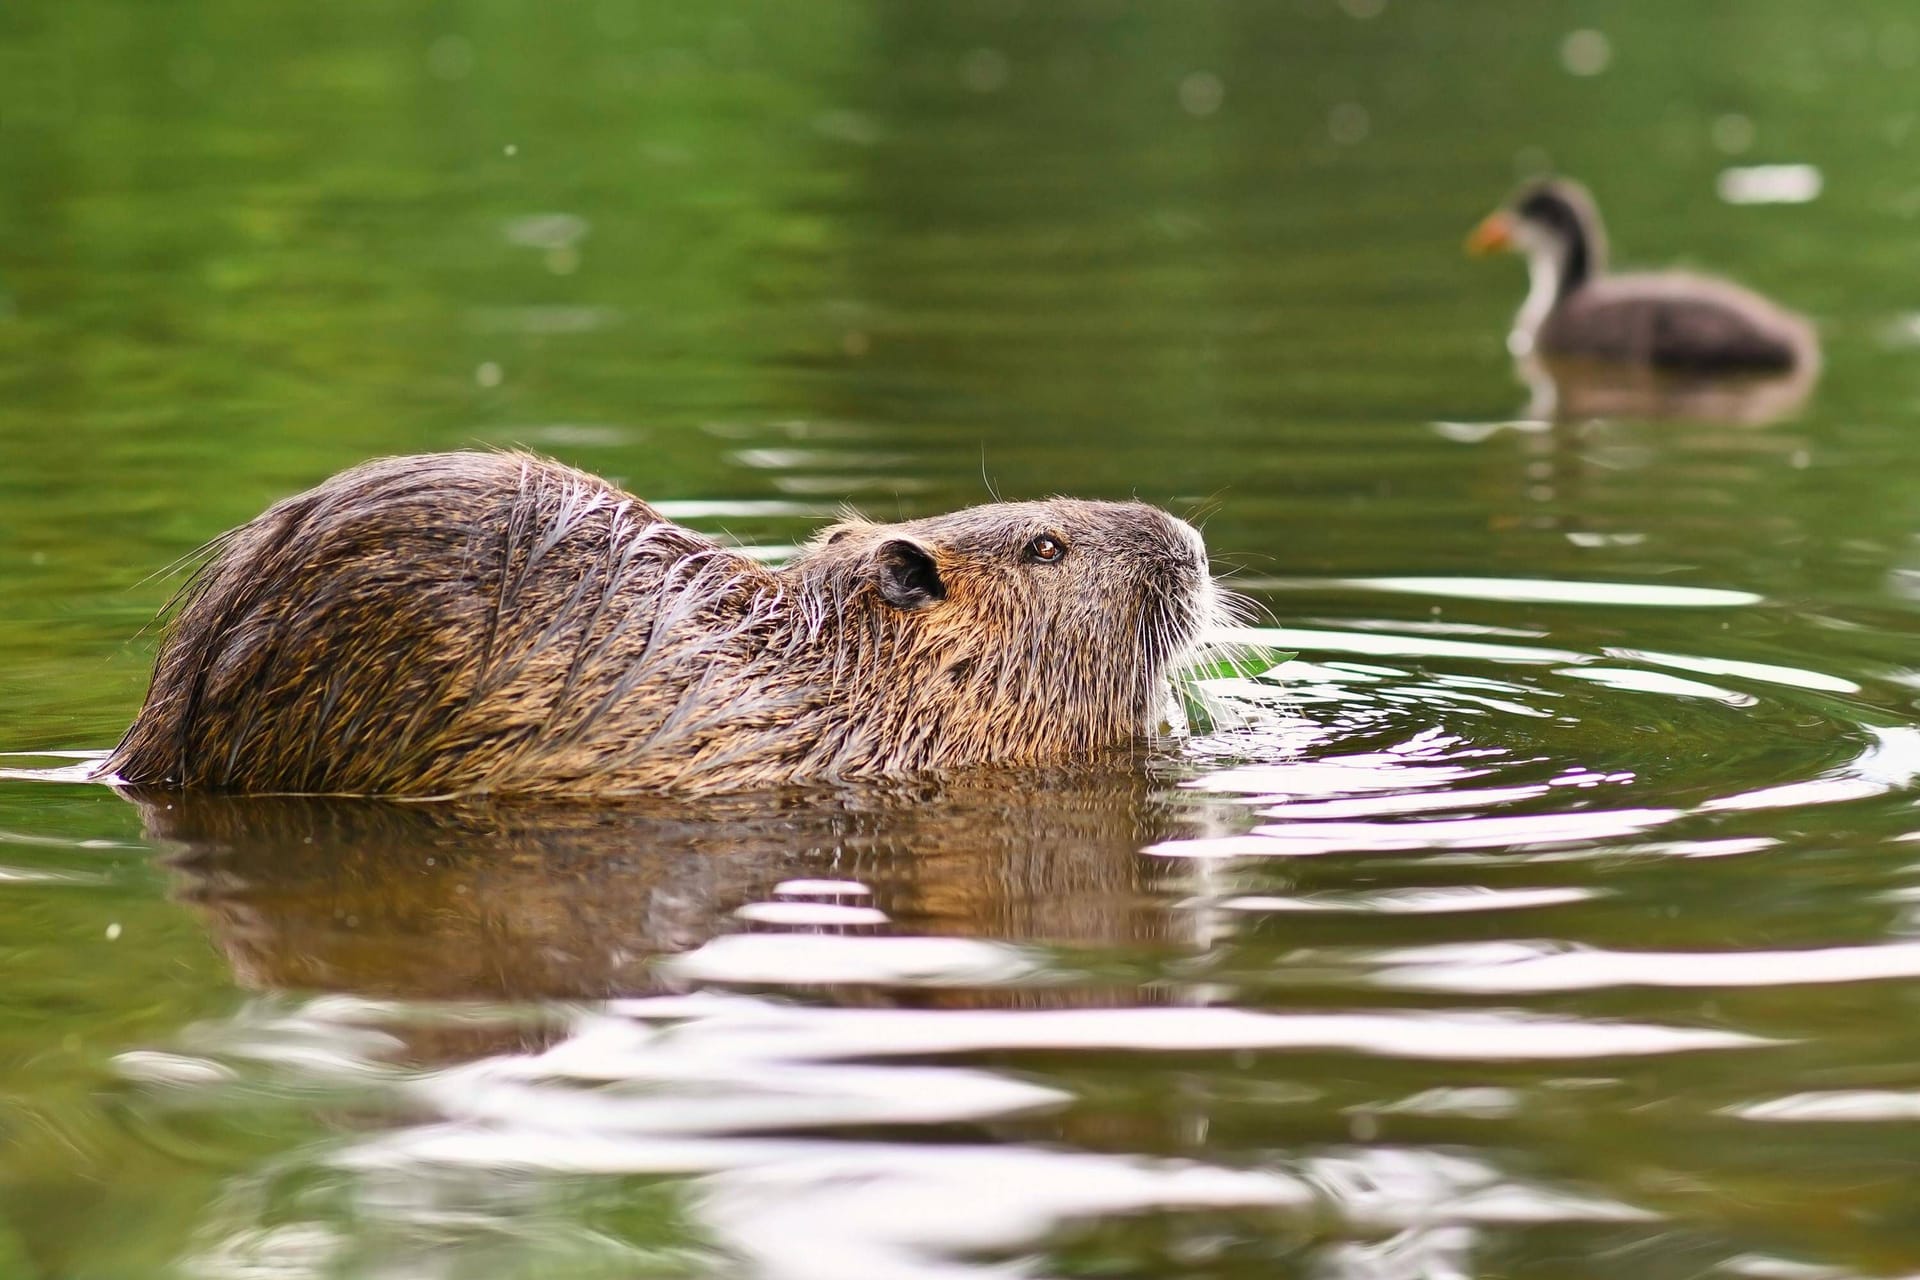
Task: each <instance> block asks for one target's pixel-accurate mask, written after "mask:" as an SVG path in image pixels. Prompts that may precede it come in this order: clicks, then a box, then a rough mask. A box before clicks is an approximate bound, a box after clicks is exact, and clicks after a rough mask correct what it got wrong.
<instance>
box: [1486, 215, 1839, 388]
mask: <svg viewBox="0 0 1920 1280" xmlns="http://www.w3.org/2000/svg"><path fill="white" fill-rule="evenodd" d="M1466 247H1467V251H1468V252H1469V253H1472V254H1474V255H1476V256H1479V255H1484V254H1489V253H1493V252H1496V251H1498V250H1503V249H1504V250H1510V251H1512V252H1515V253H1519V254H1522V255H1524V256H1525V257H1526V259H1527V274H1528V277H1529V280H1530V284H1529V287H1528V290H1527V299H1526V301H1525V302H1524V303H1523V304H1522V305H1521V307H1520V311H1519V314H1518V315H1517V316H1516V317H1515V318H1514V325H1513V331H1512V333H1511V334H1509V335H1508V338H1507V347H1508V349H1509V350H1510V351H1511V352H1512V353H1513V354H1514V355H1516V356H1522V357H1524V356H1530V355H1537V356H1543V357H1553V356H1565V357H1578V358H1584V359H1591V360H1597V361H1603V362H1609V363H1616V364H1627V365H1639V366H1647V367H1651V368H1656V369H1663V370H1673V371H1678V372H1687V373H1702V374H1738V373H1786V372H1790V371H1795V370H1806V369H1808V368H1810V367H1812V366H1813V365H1815V364H1817V362H1818V361H1819V356H1820V346H1819V339H1818V337H1817V335H1816V334H1815V332H1814V328H1813V325H1812V324H1810V323H1809V322H1808V321H1807V320H1806V319H1805V318H1804V317H1802V316H1799V315H1796V314H1795V313H1793V312H1791V311H1789V310H1787V309H1786V308H1784V307H1782V306H1780V305H1779V304H1777V303H1775V302H1772V301H1770V300H1769V299H1766V298H1763V297H1761V296H1760V295H1759V294H1757V293H1755V292H1753V291H1752V290H1750V289H1746V288H1742V287H1741V286H1740V285H1737V284H1734V283H1732V282H1731V281H1727V280H1719V279H1714V278H1712V277H1709V276H1700V275H1694V274H1692V273H1690V272H1684V271H1650V272H1634V273H1632V274H1624V275H1612V274H1609V273H1608V271H1607V237H1606V231H1605V229H1604V228H1603V227H1602V225H1601V222H1600V210H1599V208H1598V207H1597V206H1596V205H1595V204H1594V202H1593V197H1592V196H1591V195H1589V194H1588V193H1587V189H1586V188H1585V187H1584V186H1582V185H1580V184H1579V183H1578V182H1575V181H1573V180H1571V179H1568V178H1546V179H1540V180H1536V181H1534V182H1530V183H1528V184H1527V185H1525V186H1523V187H1521V188H1520V190H1519V191H1517V192H1516V193H1514V195H1513V196H1512V198H1510V199H1509V200H1508V201H1507V203H1506V204H1505V205H1504V206H1502V207H1501V208H1499V209H1497V210H1495V211H1494V212H1493V213H1491V214H1489V215H1488V216H1487V217H1486V219H1485V220H1484V221H1482V222H1481V223H1480V225H1479V226H1478V227H1476V228H1474V231H1473V234H1472V235H1470V236H1468V237H1467V246H1466Z"/></svg>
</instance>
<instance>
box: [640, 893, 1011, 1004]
mask: <svg viewBox="0 0 1920 1280" xmlns="http://www.w3.org/2000/svg"><path fill="white" fill-rule="evenodd" d="M766 905H768V906H771V905H774V904H766ZM796 905H799V904H796ZM849 909H850V910H851V909H852V908H849ZM874 914H875V915H879V913H878V912H875V913H874ZM884 918H885V917H884V916H883V917H882V919H884ZM663 968H664V969H665V971H666V972H667V973H669V974H671V975H672V976H674V977H676V978H678V979H680V980H682V981H686V982H738V983H756V982H768V983H790V982H798V983H811V984H819V985H831V984H835V983H887V984H907V985H918V986H968V985H974V984H981V983H1004V982H1014V981H1018V980H1020V979H1022V978H1026V977H1030V976H1032V975H1034V974H1036V973H1038V972H1040V970H1041V963H1040V960H1039V959H1038V958H1037V957H1036V956H1034V955H1032V954H1030V953H1028V952H1027V951H1025V950H1023V949H1022V948H1019V947H1014V946H1009V945H1007V944H1005V943H998V942H984V941H980V940H978V939H974V938H935V937H902V936H892V937H851V936H842V935H835V934H824V935H813V934H797V933H728V934H721V935H720V936H719V937H717V938H713V939H710V940H709V941H707V942H706V943H704V944H702V945H701V946H699V947H697V948H695V949H694V950H692V951H689V952H686V953H685V954H682V955H677V956H674V957H672V958H671V959H669V960H666V961H664V962H663Z"/></svg>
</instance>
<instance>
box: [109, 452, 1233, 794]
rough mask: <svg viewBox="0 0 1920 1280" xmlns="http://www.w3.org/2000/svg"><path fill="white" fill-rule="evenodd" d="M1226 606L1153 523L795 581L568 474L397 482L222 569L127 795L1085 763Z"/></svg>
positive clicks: (734, 780) (571, 787) (1078, 531)
mask: <svg viewBox="0 0 1920 1280" xmlns="http://www.w3.org/2000/svg"><path fill="white" fill-rule="evenodd" d="M1040 536H1048V537H1052V538H1055V539H1058V540H1059V542H1060V543H1062V544H1063V545H1064V547H1065V553H1064V554H1063V555H1062V556H1061V557H1060V558H1059V559H1058V561H1057V562H1054V563H1039V562H1035V561H1034V560H1033V559H1032V558H1031V556H1030V554H1029V553H1028V549H1029V548H1030V546H1031V545H1032V542H1033V539H1035V538H1036V537H1040ZM1215 598H1216V597H1215V593H1214V591H1213V587H1212V583H1211V581H1210V579H1209V578H1208V576H1207V565H1206V554H1205V549H1204V548H1203V547H1202V546H1201V544H1200V541H1199V537H1198V535H1197V534H1195V533H1194V531H1193V530H1192V529H1191V528H1189V527H1188V526H1186V525H1185V524H1183V523H1181V522H1179V521H1177V520H1175V519H1173V518H1172V517H1171V516H1168V515H1166V514H1165V513H1163V512H1161V511H1158V510H1156V509H1154V508H1152V507H1148V506H1143V505H1140V504H1137V503H1098V502H1083V501H1077V500H1072V499H1053V500H1050V501H1046V502H1035V503H1006V504H997V505H993V506H986V507H976V508H972V509H969V510H965V511H960V512H956V513H954V514H952V515H947V516H939V517H935V518H933V519H928V520H916V521H910V522H907V523H903V524H896V525H880V524H869V523H866V522H864V521H859V520H852V521H847V522H844V523H842V524H839V525H836V526H833V527H831V528H829V529H827V530H825V531H823V532H822V534H821V535H820V536H819V537H818V538H816V539H815V540H814V541H813V542H812V543H810V544H809V545H808V546H807V547H806V548H805V549H804V550H803V552H802V553H801V555H800V556H799V557H798V558H797V559H796V560H795V561H794V562H793V563H792V564H790V565H788V566H786V567H785V568H782V569H773V568H769V567H767V566H765V565H762V564H759V563H757V562H756V561H754V560H752V559H750V558H749V557H747V556H744V555H741V554H739V553H737V552H734V551H730V550H728V549H726V548H723V547H721V546H719V545H718V544H716V543H714V542H712V541H711V540H709V539H707V538H704V537H702V536H700V535H699V534H696V533H693V532H691V531H689V530H687V529H684V528H681V527H679V526H677V525H674V524H672V523H670V522H668V521H666V520H665V519H663V518H662V517H661V516H660V515H659V514H658V513H656V512H655V511H653V510H652V509H651V508H650V507H648V506H647V505H646V504H645V503H643V502H641V501H640V500H639V499H637V498H634V497H632V496H631V495H629V494H626V493H624V492H622V491H620V490H619V489H616V488H614V487H613V486H611V485H608V484H607V483H605V482H604V481H602V480H599V479H597V478H595V477H593V476H589V475H587V474H585V473H583V472H579V471H575V470H573V469H571V468H568V467H563V466H561V465H559V464H557V463H553V462H548V461H545V460H542V459H538V458H533V457H529V456H525V455H520V454H484V453H451V454H435V455H428V456H423V457H410V458H394V459H385V460H382V461H377V462H371V463H368V464H366V465H364V466H360V467H356V468H354V469H353V470H351V471H347V472H344V473H342V474H340V475H338V476H335V477H334V478H333V479H331V480H328V481H327V482H326V483H324V484H322V485H320V486H319V487H318V488H315V489H313V490H311V491H309V492H307V493H304V494H300V495H298V496H296V497H293V498H289V499H287V500H285V501H283V502H281V503H279V504H277V505H276V506H274V507H272V508H271V509H269V510H268V511H266V512H265V513H264V514H262V515H261V516H259V517H258V518H256V519H255V520H253V521H252V522H251V523H249V524H247V525H244V526H242V527H241V528H239V529H237V530H235V531H233V532H232V533H230V534H228V535H226V536H225V537H224V538H223V539H221V540H220V542H219V543H218V544H216V548H215V551H214V554H213V557H212V559H211V561H210V562H209V563H208V564H207V565H206V567H205V568H204V569H202V571H201V572H200V574H199V575H198V576H197V577H196V579H195V580H194V582H193V583H192V584H191V585H190V586H189V588H188V589H187V591H186V592H185V599H184V603H183V604H182V605H181V607H180V609H179V612H178V614H177V615H176V617H175V618H174V619H173V621H172V623H171V625H170V627H169V629H168V633H167V636H166V639H165V641H164V643H163V645H162V647H161V652H160V656H159V660H158V662H157V664H156V668H155V672H154V678H153V685H152V688H151V689H150V690H149V692H148V694H147V700H146V705H145V706H144V707H143V708H142V710H141V712H140V715H139V718H138V719H137V720H136V721H135V722H134V724H133V727H132V728H131V729H129V730H128V732H127V735H126V737H125V738H124V739H123V740H122V741H121V743H120V745H119V747H118V748H117V749H116V750H115V751H114V753H113V755H112V757H111V758H110V759H109V760H108V762H107V765H106V769H107V770H109V771H111V772H113V773H115V774H117V775H118V776H119V777H121V778H122V779H124V780H126V781H128V782H133V783H141V784H146V785H162V786H169V787H188V788H212V789H218V790H226V791H240V792H252V793H269V792H287V793H333V794H342V793H350V794H384V795H407V796H445V795H457V794H477V793H491V794H495V795H543V796H558V795H618V794H622V793H629V794H632V793H650V792H667V791H731V790H745V789H755V788H766V787H775V786H781V785H785V784H789V783H796V782H802V781H809V780H836V779H842V778H858V777H900V776H906V775H910V774H915V773H919V772H923V771H927V770H933V769H941V768H951V767H955V766H962V765H972V764H987V763H1037V762H1041V761H1047V760H1063V759H1075V758H1084V757H1087V756H1089V755H1091V754H1093V753H1096V752H1098V751H1100V750H1102V749H1104V748H1109V747H1113V746H1116V745H1118V744H1121V743H1125V742H1128V741H1130V740H1132V739H1133V737H1134V735H1136V734H1137V733H1138V732H1139V731H1140V729H1141V727H1142V725H1143V724H1144V723H1145V722H1147V721H1148V720H1149V719H1150V718H1151V717H1152V716H1153V715H1154V714H1155V713H1156V712H1157V711H1158V710H1159V708H1160V705H1161V699H1162V698H1163V696H1164V693H1165V674H1166V671H1167V668H1168V665H1169V663H1170V662H1171V661H1172V660H1173V659H1174V658H1175V656H1176V655H1177V653H1178V652H1179V651H1180V650H1181V649H1182V648H1183V647H1185V646H1186V645H1188V644H1189V643H1190V642H1192V641H1193V639H1194V638H1195V636H1196V635H1197V633H1198V631H1199V630H1200V629H1201V627H1202V626H1203V625H1204V623H1205V622H1207V621H1208V618H1209V615H1210V613H1211V611H1212V609H1213V601H1214V599H1215Z"/></svg>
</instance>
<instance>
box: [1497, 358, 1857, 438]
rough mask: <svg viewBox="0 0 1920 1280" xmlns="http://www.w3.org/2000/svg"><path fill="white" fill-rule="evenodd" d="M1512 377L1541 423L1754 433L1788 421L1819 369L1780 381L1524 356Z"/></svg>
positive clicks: (1527, 412)
mask: <svg viewBox="0 0 1920 1280" xmlns="http://www.w3.org/2000/svg"><path fill="white" fill-rule="evenodd" d="M1513 364H1514V371H1515V373H1517V374H1518V375H1519V378H1520V381H1521V382H1523V383H1524V384H1525V385H1526V388H1527V391H1528V399H1527V406H1526V408H1525V409H1523V410H1522V411H1521V414H1522V416H1524V417H1527V418H1532V419H1535V420H1537V421H1543V422H1583V421H1588V420H1591V419H1595V418H1608V419H1646V420H1684V421H1692V422H1723V423H1729V424H1733V425H1737V426H1750V427H1758V426H1765V425H1766V424H1768V423H1770V422H1778V421H1780V420H1781V419H1783V418H1789V417H1792V416H1793V415H1794V414H1795V413H1796V412H1798V411H1799V409H1800V406H1801V405H1803V404H1805V403H1806V400H1807V394H1808V393H1809V392H1810V391H1812V390H1813V384H1814V383H1815V382H1816V381H1817V380H1818V377H1819V367H1818V365H1817V364H1814V363H1808V364H1803V365H1800V366H1798V367H1796V368H1794V369H1791V370H1789V371H1788V372H1786V373H1777V374H1755V373H1747V374H1733V375H1728V374H1720V375H1714V374H1703V373H1699V372H1688V371H1681V370H1674V369H1658V368H1654V367H1652V366H1649V365H1639V364H1615V363H1611V362H1608V361H1605V360H1591V359H1584V358H1580V357H1569V356H1551V355H1542V354H1541V353H1539V352H1532V351H1530V352H1526V353H1524V354H1521V355H1517V356H1515V357H1514V361H1513Z"/></svg>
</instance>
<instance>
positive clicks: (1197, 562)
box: [1159, 511, 1207, 577]
mask: <svg viewBox="0 0 1920 1280" xmlns="http://www.w3.org/2000/svg"><path fill="white" fill-rule="evenodd" d="M1159 515H1160V518H1161V519H1162V520H1164V521H1165V522H1166V527H1167V531H1168V533H1169V534H1171V535H1172V536H1171V538H1170V540H1169V545H1168V547H1167V553H1168V558H1169V559H1170V560H1172V561H1173V562H1174V563H1175V564H1176V565H1178V566H1180V567H1182V568H1189V569H1192V570H1193V571H1194V572H1195V573H1197V574H1199V575H1200V576H1201V577H1206V576H1207V543H1206V539H1204V538H1202V537H1201V536H1200V531H1199V530H1198V529H1196V528H1194V527H1193V526H1192V525H1190V524H1188V523H1187V522H1186V521H1185V520H1182V519H1181V518H1180V517H1178V516H1172V515H1168V514H1167V513H1166V512H1164V511H1162V512H1160V513H1159Z"/></svg>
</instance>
